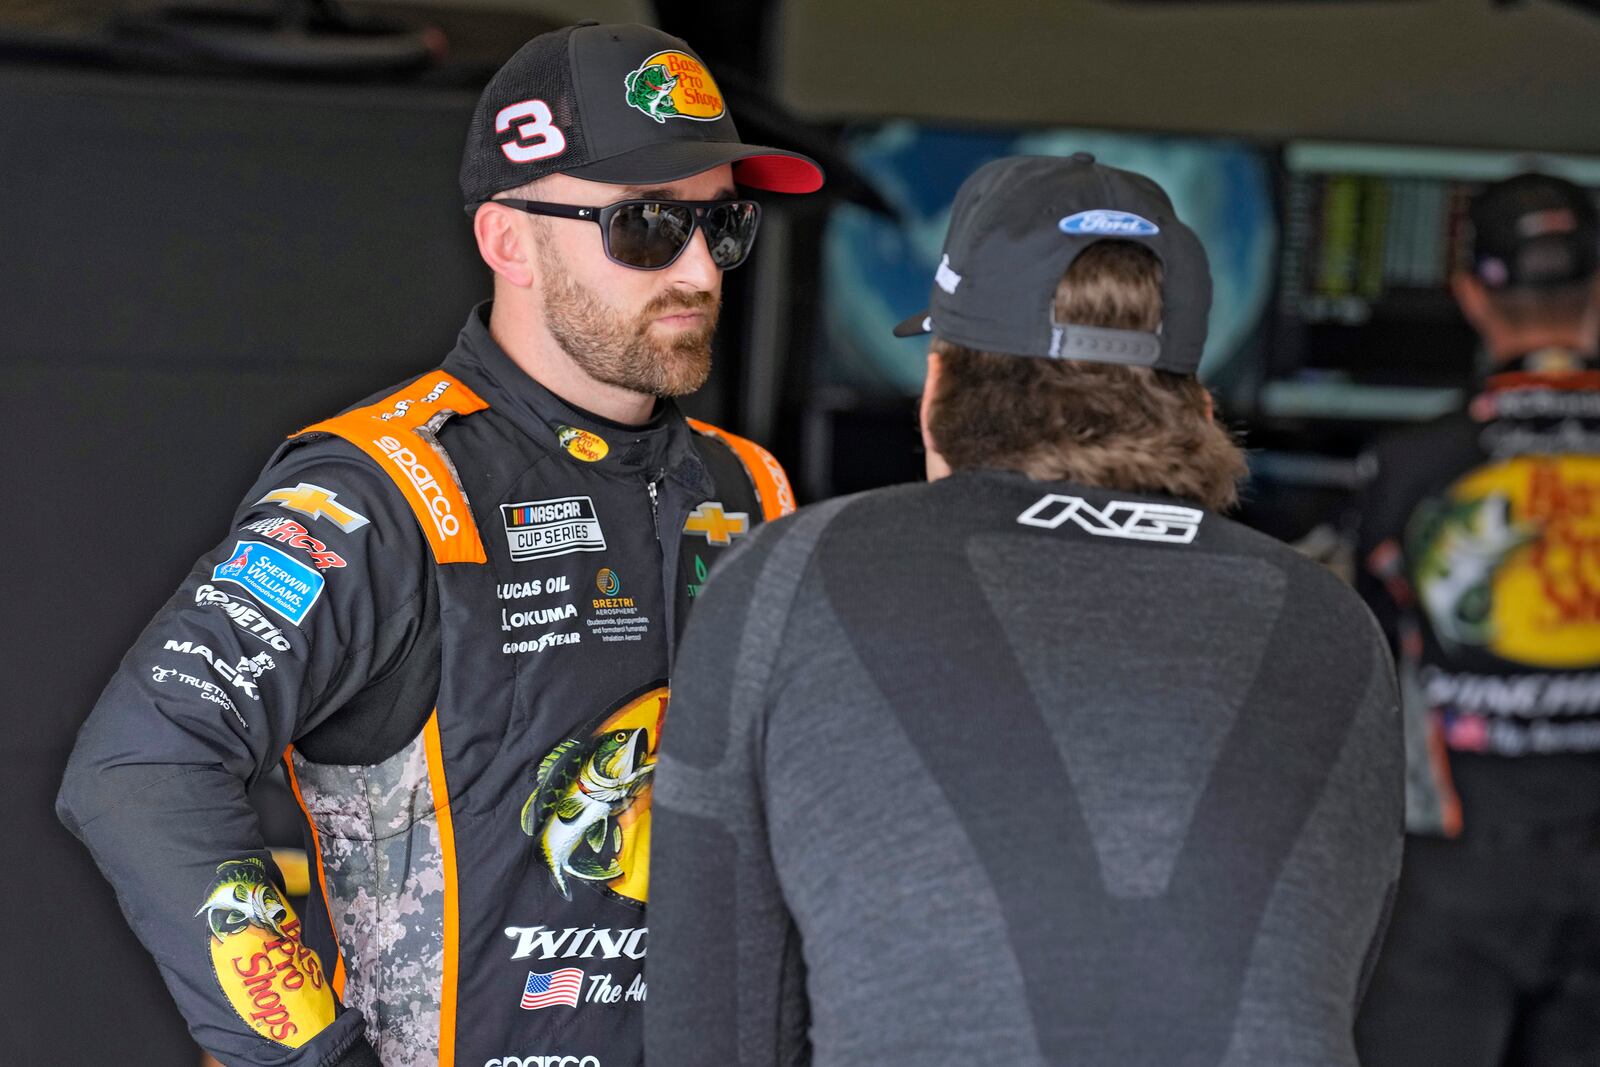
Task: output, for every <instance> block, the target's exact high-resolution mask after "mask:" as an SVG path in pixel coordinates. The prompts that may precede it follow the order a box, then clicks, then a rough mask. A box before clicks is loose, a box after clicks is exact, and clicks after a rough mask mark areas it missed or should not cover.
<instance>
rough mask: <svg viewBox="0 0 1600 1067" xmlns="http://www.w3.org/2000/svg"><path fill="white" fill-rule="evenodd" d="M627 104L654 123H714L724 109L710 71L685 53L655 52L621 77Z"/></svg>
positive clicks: (720, 93)
mask: <svg viewBox="0 0 1600 1067" xmlns="http://www.w3.org/2000/svg"><path fill="white" fill-rule="evenodd" d="M623 85H624V87H625V88H626V90H627V97H626V99H627V102H628V106H630V107H635V108H638V109H639V110H640V111H642V112H644V113H645V114H646V115H648V116H650V118H652V119H654V120H655V121H656V122H663V123H664V122H666V121H667V120H668V119H693V120H694V121H696V122H714V121H715V120H717V119H720V118H721V117H722V116H723V113H724V112H725V111H726V110H727V109H726V108H725V106H724V105H723V102H722V90H721V89H719V88H717V83H716V82H715V81H713V80H712V78H711V72H710V71H708V70H706V68H705V66H704V65H703V64H701V62H700V61H699V60H698V59H696V58H694V56H691V55H689V54H688V53H687V52H679V51H675V50H669V51H666V52H657V53H656V54H655V55H653V56H651V57H650V58H648V59H646V60H645V61H644V62H643V63H641V64H639V66H638V68H637V69H636V70H632V71H630V72H629V73H628V75H627V77H626V78H624V79H623Z"/></svg>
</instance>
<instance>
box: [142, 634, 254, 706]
mask: <svg viewBox="0 0 1600 1067" xmlns="http://www.w3.org/2000/svg"><path fill="white" fill-rule="evenodd" d="M163 647H164V648H165V650H166V651H168V652H183V653H186V654H188V655H191V656H199V657H200V658H201V659H203V660H205V661H206V662H207V663H209V664H211V669H212V670H214V671H216V672H217V673H218V674H219V675H221V676H222V677H223V678H224V679H225V680H226V681H228V682H229V683H231V684H232V685H233V687H234V688H235V689H239V690H241V691H243V693H244V695H245V696H247V697H249V698H250V699H251V700H260V699H261V694H260V693H259V692H257V691H256V684H255V681H254V679H256V678H259V677H261V676H262V675H263V674H265V673H267V672H268V671H270V670H272V669H273V668H274V667H276V666H277V664H276V663H275V662H273V659H272V657H271V656H269V655H267V654H266V653H265V652H258V653H257V654H256V655H254V656H241V657H240V658H239V662H238V663H229V662H228V661H227V660H225V659H219V658H218V657H217V654H216V653H215V652H212V651H211V649H209V648H207V647H206V646H205V645H198V644H195V643H193V642H191V641H168V642H167V643H166V645H165V646H163Z"/></svg>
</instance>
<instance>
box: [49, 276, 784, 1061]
mask: <svg viewBox="0 0 1600 1067" xmlns="http://www.w3.org/2000/svg"><path fill="white" fill-rule="evenodd" d="M486 316H487V305H484V306H483V307H480V308H478V309H477V310H476V311H475V312H474V313H473V314H472V316H471V317H470V318H469V320H468V322H467V324H466V327H465V329H464V330H463V331H462V333H461V335H460V338H459V340H458V342H457V344H456V347H455V348H454V350H453V351H451V353H450V354H449V356H448V357H447V358H446V359H445V360H444V362H443V365H442V367H441V368H440V369H439V370H436V371H433V372H430V373H428V374H424V375H422V376H421V377H419V378H417V379H415V380H414V381H412V382H410V383H408V384H406V385H404V386H402V387H400V388H398V389H394V390H390V391H387V392H385V393H383V394H380V395H379V396H377V397H375V398H374V399H372V400H370V401H368V402H366V403H363V404H362V405H360V406H358V407H356V408H354V409H352V410H350V411H348V412H346V413H345V414H343V415H340V416H337V417H335V418H333V419H329V420H327V421H326V422H322V423H318V424H317V425H315V426H313V427H310V428H309V429H308V430H306V431H302V432H301V433H300V434H298V435H296V436H294V437H293V438H292V439H291V440H290V441H289V442H287V443H286V444H285V445H284V446H282V447H281V448H280V449H279V450H278V452H277V454H276V455H275V456H273V458H272V459H271V461H270V462H269V463H268V464H267V466H266V468H265V470H264V471H263V472H262V474H261V476H260V478H259V479H258V480H257V482H256V483H255V485H254V486H253V488H252V489H251V490H250V492H249V494H248V495H247V496H246V497H245V500H244V502H243V504H242V505H241V507H240V509H239V511H238V513H237V515H236V516H235V519H234V529H233V530H232V531H231V532H230V533H229V535H228V536H227V537H226V538H225V539H224V540H223V541H222V542H221V543H220V544H219V545H218V546H217V547H216V549H215V550H214V551H213V552H212V553H211V554H209V555H208V556H206V557H204V558H203V559H201V560H200V561H199V563H197V564H196V566H195V568H194V569H193V570H192V571H191V572H190V574H189V576H188V578H187V579H186V580H185V581H184V583H183V585H182V586H181V587H180V588H179V590H178V592H177V593H176V595H175V596H174V597H173V598H172V600H171V601H169V602H168V604H167V605H166V606H165V607H164V608H163V609H162V611H161V612H160V613H159V614H158V615H157V616H156V617H155V619H154V620H153V621H152V622H151V624H150V625H149V626H148V627H147V628H146V630H145V631H144V633H143V634H142V635H141V636H140V638H139V640H138V641H137V643H136V644H135V645H134V647H133V649H132V651H130V652H129V653H128V655H127V657H126V658H125V659H124V661H123V663H122V665H121V667H120V668H119V670H118V671H117V673H116V674H115V676H114V677H113V678H112V680H111V682H110V684H109V685H108V686H107V688H106V690H105V693H104V694H103V696H102V697H101V699H100V701H99V703H98V704H97V706H96V707H95V709H94V712H93V713H92V715H91V716H90V718H89V720H88V721H87V723H86V724H85V725H84V727H83V730H82V732H81V734H80V735H79V738H78V743H77V747H76V749H75V750H74V752H73V755H72V758H71V760H70V762H69V765H68V768H67V774H66V779H65V782H64V784H63V786H62V790H61V794H60V797H59V800H58V811H59V813H60V815H61V818H62V819H63V821H64V822H65V823H66V825H67V826H68V827H69V828H70V829H71V830H72V831H73V832H74V833H75V834H76V835H77V836H78V837H79V838H81V839H82V840H83V841H84V843H85V844H86V845H88V847H89V848H90V850H91V852H92V853H93V855H94V858H95V860H96V862H97V863H98V864H99V865H100V868H101V870H102V871H103V872H104V873H105V875H106V877H107V878H108V879H109V880H110V881H111V882H112V883H113V884H114V885H115V886H116V889H117V893H118V898H119V900H120V902H121V904H122V906H123V909H124V911H125V913H126V914H127V916H128V920H129V922H130V923H131V924H132V926H133V927H134V929H135V931H136V932H137V933H138V935H139V937H140V938H141V939H142V941H143V943H144V944H145V945H146V947H148V948H149V950H150V951H151V953H152V954H153V955H154V956H155V958H156V961H157V963H158V964H159V966H160V968H161V971H162V974H163V976H164V978H165V979H166V982H167V984H168V986H169V988H170V989H171V991H172V994H173V996H174V997H175V998H176V1000H177V1003H178V1006H179V1008H180V1009H181V1010H182V1012H183V1013H184V1015H185V1016H186V1017H187V1019H188V1021H189V1025H190V1029H191V1031H192V1032H193V1034H194V1036H195V1038H196V1039H197V1040H198V1041H199V1043H200V1044H201V1045H203V1046H204V1047H206V1048H207V1049H210V1050H211V1051H213V1053H214V1054H216V1055H217V1056H218V1057H219V1058H220V1059H222V1060H223V1062H225V1063H230V1064H297V1065H298V1064H307V1065H309V1064H316V1065H328V1064H340V1065H346V1064H370V1063H376V1062H379V1061H380V1060H381V1062H382V1063H383V1064H385V1065H387V1067H420V1065H423V1064H429V1065H431V1064H435V1063H437V1064H440V1065H447V1064H453V1063H460V1064H471V1065H472V1067H479V1065H481V1064H485V1063H493V1064H495V1065H496V1067H500V1065H501V1064H512V1063H520V1064H523V1065H530V1064H539V1065H541V1067H545V1065H549V1067H597V1065H603V1067H634V1065H637V1064H638V1063H639V1061H640V1018H641V1012H642V1007H643V1002H644V999H645V996H646V986H645V983H644V979H643V977H642V973H641V972H642V967H643V961H644V957H645V953H646V951H647V947H648V930H647V927H646V923H645V916H644V903H645V899H646V886H647V879H648V874H649V870H648V845H649V837H650V820H651V815H650V793H651V785H652V780H653V772H654V760H655V757H654V752H655V749H656V746H657V744H658V739H659V728H660V723H661V718H662V715H663V713H664V711H665V707H666V703H667V697H668V687H667V665H668V662H669V658H670V655H671V650H672V645H673V643H674V640H675V638H676V634H677V631H678V629H679V628H680V627H681V625H682V623H683V620H684V616H685V612H686V610H687V608H688V605H689V603H690V601H691V599H692V598H693V597H694V596H695V594H696V593H697V592H698V590H699V587H700V585H701V583H702V582H704V580H705V578H706V575H707V572H708V570H709V568H710V566H711V565H712V564H713V563H714V562H715V560H716V558H717V557H718V556H719V555H720V554H721V553H722V552H723V551H724V550H726V549H727V548H728V547H730V546H731V545H732V544H733V543H734V542H735V541H736V540H737V539H738V538H739V537H741V536H742V535H744V534H745V533H747V532H748V531H749V530H750V529H751V528H752V527H753V526H754V525H755V524H757V523H759V522H761V521H762V520H763V519H764V518H771V517H774V516H776V515H778V514H781V513H783V512H785V511H788V510H791V509H792V507H793V499H792V495H791V493H790V490H789V487H788V483H787V481H786V479H785V478H784V475H783V472H782V470H781V468H779V466H778V464H777V463H776V462H775V461H774V460H773V459H772V457H771V456H770V455H768V454H767V453H766V452H765V451H764V450H762V449H760V448H759V447H757V446H755V445H753V444H751V443H750V442H748V441H744V440H742V439H740V438H737V437H734V436H733V435H731V434H726V433H724V432H722V431H719V430H717V429H715V428H713V427H710V426H706V425H704V424H700V423H691V422H690V421H688V420H686V419H685V418H684V417H683V416H682V415H681V414H679V413H678V411H677V409H676V408H675V407H674V406H673V405H672V404H671V403H670V402H662V404H661V405H660V406H659V409H658V412H657V414H656V416H655V417H654V418H653V419H652V420H651V421H650V422H649V423H647V424H646V425H643V426H634V427H630V426H622V425H618V424H614V423H611V422H609V421H607V420H604V419H601V418H598V417H596V416H593V415H590V414H587V413H585V412H582V411H580V410H578V409H576V408H573V407H571V406H569V405H567V404H566V403H564V402H563V401H561V400H560V399H559V398H557V397H556V396H554V395H553V394H551V393H549V392H548V391H546V390H545V389H543V388H542V387H540V386H539V385H538V384H537V383H536V382H534V381H533V380H532V379H531V378H529V377H528V376H527V375H526V374H525V373H524V372H523V371H522V370H520V369H519V368H518V367H517V366H516V365H515V364H514V363H513V362H512V361H511V359H510V358H509V357H508V356H507V355H506V354H505V353H504V352H503V351H502V350H501V349H500V348H499V346H498V345H497V344H496V343H495V342H494V340H493V339H492V338H491V336H490V334H489V331H488V328H487V325H486ZM279 763H281V764H282V765H283V766H284V768H285V772H286V774H287V776H288V779H289V782H290V784H291V786H292V788H293V790H294V792H295V795H296V797H297V799H298V800H299V802H300V804H301V806H302V808H303V810H304V812H305V816H306V820H307V827H308V837H309V845H310V848H311V851H312V855H313V857H314V862H313V867H314V869H315V871H316V878H315V879H314V884H313V892H312V894H311V897H310V900H309V902H308V904H307V906H306V909H305V910H306V912H307V914H305V915H303V916H296V915H295V914H294V913H293V911H292V910H291V908H290V906H289V904H288V903H287V902H286V900H285V899H284V896H283V894H282V892H281V886H282V881H281V878H280V877H279V873H278V871H277V869H276V868H275V866H274V865H273V863H272V860H271V857H270V854H269V853H268V852H267V851H266V850H265V848H264V847H263V845H262V841H261V837H260V834H259V831H258V828H257V826H256V825H255V818H254V816H253V814H252V813H251V809H250V806H249V805H248V803H247V802H246V790H247V787H248V785H249V784H250V783H251V782H253V781H254V780H255V779H256V778H257V777H258V776H260V775H262V774H265V773H267V772H268V770H269V769H270V768H272V767H274V766H275V765H277V764H279ZM374 1050H375V1051H374Z"/></svg>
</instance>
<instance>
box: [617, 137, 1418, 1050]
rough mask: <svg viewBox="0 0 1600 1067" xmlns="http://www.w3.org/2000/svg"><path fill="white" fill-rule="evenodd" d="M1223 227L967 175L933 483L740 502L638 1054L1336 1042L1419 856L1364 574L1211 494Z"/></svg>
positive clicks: (1101, 191)
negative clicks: (769, 510)
mask: <svg viewBox="0 0 1600 1067" xmlns="http://www.w3.org/2000/svg"><path fill="white" fill-rule="evenodd" d="M1210 299H1211V282H1210V274H1209V270H1208V267H1207V263H1206V258H1205V253H1204V251H1203V250H1202V248H1201V246H1200V244H1199V242H1198V240H1197V239H1196V238H1195V237H1194V235H1193V234H1192V233H1191V232H1190V230H1189V229H1188V228H1187V227H1186V226H1185V225H1184V224H1183V223H1182V222H1181V221H1180V220H1179V219H1178V218H1177V216H1176V214H1175V212H1174V211H1173V208H1172V205H1171V203H1170V202H1169V200H1168V198H1167V196H1166V195H1165V193H1163V192H1162V190H1161V189H1160V188H1159V187H1158V186H1156V185H1155V183H1153V182H1151V181H1150V180H1149V179H1147V178H1144V177H1142V176H1140V175H1137V174H1133V173H1129V172H1127V171H1122V170H1116V169H1113V168H1111V167H1106V166H1103V165H1100V164H1098V163H1096V162H1094V160H1093V158H1092V157H1090V156H1088V155H1087V154H1081V153H1080V154H1078V155H1075V156H1073V157H1071V158H1068V159H1054V158H1040V157H1022V158H1010V159H1003V160H999V161H996V162H993V163H990V164H988V165H986V166H985V167H983V168H982V169H980V170H979V171H978V172H977V173H976V174H974V175H972V176H971V177H970V178H968V179H967V181H966V182H965V183H964V184H963V185H962V186H961V189H960V191H959V193H958V194H957V196H956V199H955V204H954V207H953V209H952V214H951V222H950V230H949V234H948V236H947V238H946V240H945V244H944V255H943V258H942V260H941V262H940V266H939V268H938V273H937V274H936V276H935V278H934V287H933V290H932V302H931V307H930V310H929V312H928V313H927V315H919V316H916V317H915V318H914V319H912V320H910V321H909V323H908V324H906V327H905V328H906V331H907V332H914V333H922V332H925V331H928V330H931V332H932V351H931V353H930V354H929V357H928V377H927V384H926V389H925V392H924V393H923V400H922V412H921V422H922V432H923V440H924V442H925V444H926V447H927V470H928V478H929V481H928V483H927V484H918V485H908V486H900V487H896V488H890V489H883V490H878V491H874V492H869V493H865V494H862V495H859V496H853V497H846V498H842V499H839V500H834V501H830V502H827V503H824V504H819V505H816V506H813V507H809V508H805V509H802V510H801V511H800V512H799V513H798V514H797V515H795V516H793V517H791V518H788V519H785V520H784V521H783V522H781V523H775V524H771V525H769V526H767V527H765V528H763V529H762V530H760V531H758V532H757V533H756V534H755V535H754V536H752V537H751V538H749V539H748V540H747V541H746V543H745V545H744V546H743V547H742V548H741V549H740V550H738V551H736V552H735V553H733V554H732V555H730V557H729V558H728V559H727V560H725V561H724V564H723V567H722V568H721V570H719V572H718V573H717V574H716V575H713V577H712V580H711V582H710V583H709V584H708V585H707V586H706V588H705V590H704V592H703V595H702V597H701V598H700V599H699V602H698V604H697V606H696V612H695V616H694V618H693V619H692V620H691V621H690V624H689V627H688V630H687V632H686V634H685V636H684V641H683V644H682V648H681V653H680V657H679V660H678V662H677V664H676V673H675V679H676V684H677V689H676V691H675V696H674V703H673V708H672V713H671V716H670V723H669V726H668V729H667V733H666V742H665V749H664V754H663V757H662V759H661V762H660V766H659V770H658V772H657V775H658V779H657V792H656V798H655V799H656V807H655V819H656V822H655V836H654V840H653V842H652V847H653V849H654V852H653V855H652V860H651V864H652V875H651V877H652V897H651V932H652V938H653V940H652V947H651V956H650V964H649V968H648V971H647V974H648V976H649V979H650V987H651V994H650V1000H649V1004H648V1005H647V1008H646V1019H645V1046H646V1062H647V1063H648V1064H649V1065H650V1067H680V1065H681V1067H703V1065H705V1064H713V1063H714V1064H719V1065H734V1064H737V1065H740V1067H770V1065H778V1064H783V1065H790V1064H805V1063H810V1064H815V1065H817V1067H869V1065H870V1067H879V1065H884V1064H917V1065H918V1067H941V1065H951V1067H955V1065H967V1064H1008V1065H1022V1067H1035V1065H1044V1064H1051V1065H1063V1067H1065V1065H1069V1064H1070V1065H1072V1067H1129V1065H1132V1064H1177V1063H1192V1064H1222V1063H1227V1064H1231V1065H1235V1067H1257V1065H1259V1067H1356V1063H1357V1061H1356V1054H1355V1048H1354V1042H1353V1038H1352V1029H1353V1025H1354V1017H1355V1011H1356V1004H1357V1001H1358V998H1359V996H1360V990H1361V987H1362V984H1363V982H1364V980H1365V978H1366V976H1367V973H1368V970H1369V968H1370V966H1371V963H1372V960H1373V958H1374V956H1375V952H1376V948H1377V946H1378V944H1379V941H1380V937H1381V931H1382V929H1383V925H1384V917H1385V914H1386V909H1387V903H1388V900H1389V897H1390V895H1391V894H1392V891H1393V886H1394V883H1395V880H1396V878H1397V876H1398V872H1399V861H1400V851H1401V840H1402V825H1401V819H1402V810H1401V809H1402V774H1403V768H1404V765H1403V750H1402V745H1401V736H1400V719H1399V710H1398V697H1397V693H1396V688H1395V680H1394V669H1393V665H1392V661H1391V659H1390V655H1389V652H1388V649H1387V647H1386V645H1385V642H1384V640H1383V635H1382V632H1381V631H1380V630H1379V628H1378V627H1377V625H1376V623H1375V622H1374V621H1373V618H1372V616H1371V614H1370V613H1369V612H1368V611H1367V610H1366V608H1365V607H1364V606H1363V605H1362V603H1361V601H1360V599H1359V598H1358V597H1357V596H1356V595H1355V594H1354V593H1353V592H1351V591H1350V589H1349V587H1348V586H1347V585H1345V584H1344V583H1342V582H1340V581H1339V580H1338V579H1337V578H1336V577H1334V576H1333V575H1332V574H1330V573H1328V572H1327V571H1325V570H1324V569H1323V568H1321V567H1319V566H1317V565H1316V564H1314V563H1311V562H1309V561H1307V560H1305V559H1303V558H1302V557H1301V556H1300V555H1299V554H1298V553H1296V552H1294V551H1293V550H1292V549H1290V548H1288V547H1287V546H1285V545H1282V544H1279V543H1277V542H1275V541H1273V540H1271V539H1269V538H1267V537H1264V536H1262V535H1260V534H1257V533H1255V532H1253V531H1251V530H1248V529H1246V528H1244V527H1242V526H1240V525H1238V524H1236V523H1234V522H1231V521H1229V520H1228V519H1226V518H1223V517H1222V515H1221V512H1222V511H1223V510H1225V509H1226V508H1228V507H1229V506H1230V505H1231V504H1233V502H1234V500H1235V495H1236V484H1237V482H1238V480H1239V478H1240V477H1241V476H1242V475H1243V473H1244V470H1245V464H1244V459H1243V456H1242V454H1241V453H1240V451H1239V449H1238V448H1237V446H1236V445H1235V444H1234V442H1233V441H1232V439H1231V438H1230V437H1229V435H1228V433H1227V432H1226V431H1225V430H1224V429H1222V428H1221V427H1219V426H1218V425H1217V424H1216V422H1215V421H1214V419H1213V416H1212V407H1211V398H1210V395H1209V394H1208V393H1207V391H1206V389H1205V388H1204V386H1202V385H1201V384H1200V383H1199V382H1198V381H1197V380H1196V378H1195V371H1196V368H1197V367H1198V365H1199V362H1200V354H1201V350H1202V347H1203V344H1204V341H1205V333H1206V317H1207V313H1208V311H1209V307H1210Z"/></svg>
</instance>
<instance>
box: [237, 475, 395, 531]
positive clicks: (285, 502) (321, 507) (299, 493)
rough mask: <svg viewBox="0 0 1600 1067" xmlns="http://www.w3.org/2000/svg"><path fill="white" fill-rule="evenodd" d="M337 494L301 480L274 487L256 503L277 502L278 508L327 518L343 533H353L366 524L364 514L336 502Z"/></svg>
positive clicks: (312, 516)
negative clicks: (287, 487) (284, 486)
mask: <svg viewBox="0 0 1600 1067" xmlns="http://www.w3.org/2000/svg"><path fill="white" fill-rule="evenodd" d="M338 495H339V494H338V493H334V492H331V491H329V490H327V489H324V488H322V486H320V485H312V484H311V483H310V482H301V483H300V484H299V485H297V486H295V487H294V488H293V489H274V490H273V491H272V492H270V493H268V494H267V495H266V496H264V497H262V498H261V499H260V500H258V501H256V503H257V504H277V505H278V506H279V507H280V508H288V509H289V510H290V511H298V512H299V513H300V514H302V515H309V516H311V518H312V519H327V520H328V521H329V522H331V523H333V524H334V525H335V526H337V527H339V529H341V530H343V531H344V532H345V533H355V532H356V531H357V530H359V529H361V527H363V526H365V525H367V522H368V519H367V517H366V516H365V515H360V514H357V513H356V512H354V511H351V510H350V509H349V508H347V507H345V506H344V505H343V504H340V503H337V502H336V501H335V499H334V498H335V497H337V496H338Z"/></svg>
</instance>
